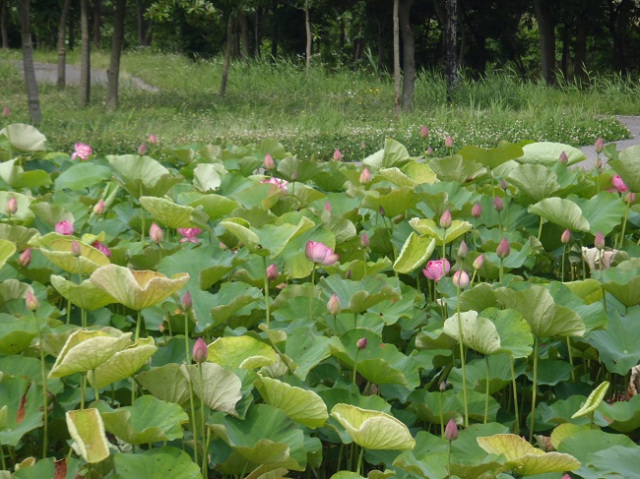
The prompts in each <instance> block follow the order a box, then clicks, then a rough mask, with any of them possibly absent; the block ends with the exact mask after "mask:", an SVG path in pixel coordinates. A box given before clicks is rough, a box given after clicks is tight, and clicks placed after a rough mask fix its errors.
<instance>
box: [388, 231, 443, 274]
mask: <svg viewBox="0 0 640 479" xmlns="http://www.w3.org/2000/svg"><path fill="white" fill-rule="evenodd" d="M435 247H436V240H435V239H434V238H431V237H430V236H418V235H417V234H415V233H414V232H412V233H411V234H410V235H409V237H408V238H407V240H406V241H405V242H404V245H403V246H402V250H401V251H400V254H399V255H398V257H397V258H396V262H395V263H393V270H394V271H396V272H398V273H401V274H409V273H411V272H413V271H415V270H416V269H417V268H419V267H420V266H421V265H423V264H424V263H425V262H426V261H427V260H428V259H429V258H430V257H431V253H433V250H434V249H435Z"/></svg>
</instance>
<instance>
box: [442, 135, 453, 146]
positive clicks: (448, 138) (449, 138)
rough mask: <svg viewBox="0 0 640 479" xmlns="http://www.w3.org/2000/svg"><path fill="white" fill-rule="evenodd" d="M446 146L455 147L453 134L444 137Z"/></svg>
mask: <svg viewBox="0 0 640 479" xmlns="http://www.w3.org/2000/svg"><path fill="white" fill-rule="evenodd" d="M444 146H446V147H447V148H453V138H451V136H449V135H447V137H446V138H445V139H444Z"/></svg>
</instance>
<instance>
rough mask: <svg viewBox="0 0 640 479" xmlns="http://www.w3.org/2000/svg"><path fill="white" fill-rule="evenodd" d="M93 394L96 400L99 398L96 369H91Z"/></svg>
mask: <svg viewBox="0 0 640 479" xmlns="http://www.w3.org/2000/svg"><path fill="white" fill-rule="evenodd" d="M93 394H94V395H95V396H96V399H95V400H96V401H99V400H100V394H99V390H98V379H97V376H96V370H95V369H94V370H93Z"/></svg>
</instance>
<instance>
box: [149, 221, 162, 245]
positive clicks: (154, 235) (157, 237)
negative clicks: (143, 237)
mask: <svg viewBox="0 0 640 479" xmlns="http://www.w3.org/2000/svg"><path fill="white" fill-rule="evenodd" d="M149 238H150V239H151V241H153V242H154V243H155V244H159V243H160V242H162V240H163V239H164V232H163V231H162V228H160V227H159V226H158V225H157V224H155V223H151V227H150V228H149Z"/></svg>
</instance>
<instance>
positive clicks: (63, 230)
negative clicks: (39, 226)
mask: <svg viewBox="0 0 640 479" xmlns="http://www.w3.org/2000/svg"><path fill="white" fill-rule="evenodd" d="M56 233H60V234H61V235H65V236H70V235H72V234H73V223H71V222H70V221H67V220H63V221H60V222H59V223H58V224H56Z"/></svg>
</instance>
